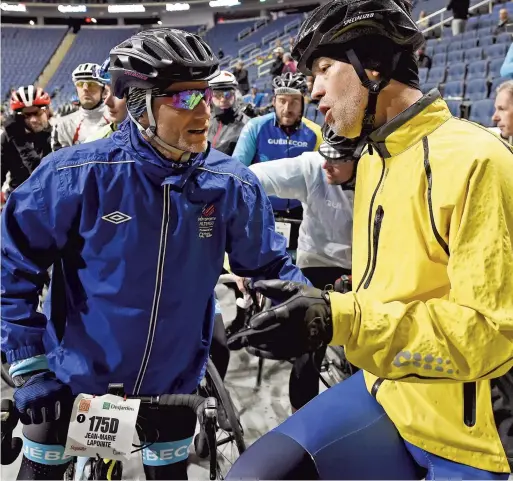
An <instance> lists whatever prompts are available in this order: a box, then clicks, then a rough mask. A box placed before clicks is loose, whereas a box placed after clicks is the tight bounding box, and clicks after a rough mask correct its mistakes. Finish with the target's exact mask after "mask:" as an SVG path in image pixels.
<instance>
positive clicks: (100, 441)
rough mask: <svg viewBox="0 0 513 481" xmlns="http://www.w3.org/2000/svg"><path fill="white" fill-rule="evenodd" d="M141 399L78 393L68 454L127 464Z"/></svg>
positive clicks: (69, 436)
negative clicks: (97, 457) (114, 460)
mask: <svg viewBox="0 0 513 481" xmlns="http://www.w3.org/2000/svg"><path fill="white" fill-rule="evenodd" d="M140 403H141V401H140V400H139V399H127V400H124V399H123V398H121V397H119V396H114V395H112V394H106V395H105V396H97V397H93V396H91V395H89V394H79V395H78V396H77V398H76V400H75V404H74V405H73V413H72V414H71V422H70V424H69V430H68V439H67V441H66V449H65V450H64V452H65V454H68V455H71V456H87V457H94V458H95V457H96V455H98V456H100V457H101V458H105V459H117V460H119V461H126V460H128V459H129V458H130V452H131V451H132V441H133V439H134V434H135V425H136V422H137V414H138V412H139V405H140Z"/></svg>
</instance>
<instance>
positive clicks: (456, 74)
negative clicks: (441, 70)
mask: <svg viewBox="0 0 513 481" xmlns="http://www.w3.org/2000/svg"><path fill="white" fill-rule="evenodd" d="M466 75H467V64H466V63H464V62H459V63H450V62H449V67H448V69H447V82H454V81H457V80H465V77H466Z"/></svg>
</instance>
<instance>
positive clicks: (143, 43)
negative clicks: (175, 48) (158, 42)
mask: <svg viewBox="0 0 513 481" xmlns="http://www.w3.org/2000/svg"><path fill="white" fill-rule="evenodd" d="M141 44H142V48H143V50H144V51H145V52H146V53H149V54H150V55H151V56H152V57H153V58H155V59H157V60H162V57H161V56H160V55H159V54H158V53H157V52H155V50H153V49H152V48H151V47H150V46H149V45H148V44H147V43H146V42H141Z"/></svg>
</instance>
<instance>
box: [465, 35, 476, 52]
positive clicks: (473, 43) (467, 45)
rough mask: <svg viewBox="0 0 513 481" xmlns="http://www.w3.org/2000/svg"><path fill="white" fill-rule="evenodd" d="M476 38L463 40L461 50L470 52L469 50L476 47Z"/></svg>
mask: <svg viewBox="0 0 513 481" xmlns="http://www.w3.org/2000/svg"><path fill="white" fill-rule="evenodd" d="M477 41H478V39H477V38H467V39H466V40H463V50H470V49H471V48H476V47H477Z"/></svg>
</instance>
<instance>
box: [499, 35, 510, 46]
mask: <svg viewBox="0 0 513 481" xmlns="http://www.w3.org/2000/svg"><path fill="white" fill-rule="evenodd" d="M496 43H505V44H506V45H507V46H508V47H509V45H510V44H511V33H508V32H504V33H501V34H499V35H497V39H496Z"/></svg>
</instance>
